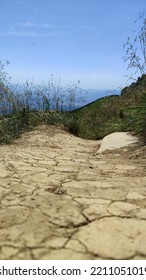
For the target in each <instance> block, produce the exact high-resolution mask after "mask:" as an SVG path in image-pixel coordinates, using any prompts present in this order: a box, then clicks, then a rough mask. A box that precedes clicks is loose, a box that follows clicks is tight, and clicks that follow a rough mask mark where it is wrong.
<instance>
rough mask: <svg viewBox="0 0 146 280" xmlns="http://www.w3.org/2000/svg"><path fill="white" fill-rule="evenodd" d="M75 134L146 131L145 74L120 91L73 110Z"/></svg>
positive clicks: (91, 136) (94, 136) (95, 136)
mask: <svg viewBox="0 0 146 280" xmlns="http://www.w3.org/2000/svg"><path fill="white" fill-rule="evenodd" d="M72 114H73V115H76V118H77V124H76V134H77V135H78V136H80V137H83V138H87V139H100V138H103V137H104V136H105V135H107V134H109V133H112V132H116V131H131V132H133V133H136V134H139V133H144V132H145V131H146V75H142V77H141V78H138V80H137V82H135V83H132V84H131V85H130V86H129V87H126V88H124V89H123V90H122V91H121V95H120V96H117V95H112V96H108V97H104V98H100V99H98V100H96V101H95V102H92V103H90V104H88V105H86V106H84V107H82V108H80V109H78V110H76V111H74V112H72Z"/></svg>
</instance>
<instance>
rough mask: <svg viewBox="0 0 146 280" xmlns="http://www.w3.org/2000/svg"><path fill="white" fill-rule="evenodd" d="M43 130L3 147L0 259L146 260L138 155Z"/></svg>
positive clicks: (145, 166)
mask: <svg viewBox="0 0 146 280" xmlns="http://www.w3.org/2000/svg"><path fill="white" fill-rule="evenodd" d="M99 144H100V142H98V141H90V140H83V139H80V138H77V137H75V136H73V135H70V134H69V133H68V132H66V131H64V130H62V129H61V128H56V127H54V126H41V127H39V128H38V129H36V130H35V131H32V132H28V133H25V134H24V135H22V137H21V138H20V139H17V140H15V141H14V143H13V144H11V145H2V146H0V155H1V157H0V259H146V172H145V171H146V157H145V153H144V152H143V153H142V152H141V151H142V148H138V147H137V148H133V150H128V149H119V150H117V151H112V152H105V153H103V154H100V156H96V155H95V154H96V151H97V147H98V145H99Z"/></svg>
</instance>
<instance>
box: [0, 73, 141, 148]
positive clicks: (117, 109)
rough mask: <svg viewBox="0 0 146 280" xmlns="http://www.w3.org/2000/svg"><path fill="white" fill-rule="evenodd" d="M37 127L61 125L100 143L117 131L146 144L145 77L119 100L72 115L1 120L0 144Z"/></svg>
mask: <svg viewBox="0 0 146 280" xmlns="http://www.w3.org/2000/svg"><path fill="white" fill-rule="evenodd" d="M40 124H49V125H54V124H55V125H63V126H64V127H66V128H67V129H68V130H69V131H70V132H71V133H73V134H75V135H77V136H79V137H82V138H85V139H101V138H103V137H104V136H106V135H108V134H110V133H112V132H116V131H130V132H131V133H133V134H140V135H142V137H143V140H144V141H145V142H146V75H143V76H142V77H141V78H139V79H138V81H137V82H136V83H133V84H131V86H129V87H126V88H124V89H123V90H122V94H121V95H120V96H117V95H111V96H108V97H104V98H100V99H98V100H96V101H94V102H92V103H90V104H88V105H86V106H84V107H82V108H80V109H77V110H74V111H72V112H59V111H49V110H47V111H42V110H35V111H34V110H30V108H29V107H26V106H25V107H24V108H21V109H20V110H19V108H17V112H16V113H14V114H10V115H7V116H0V143H11V141H12V140H13V139H15V138H17V137H19V135H20V134H21V133H23V132H25V131H30V130H33V128H34V127H36V126H38V125H40Z"/></svg>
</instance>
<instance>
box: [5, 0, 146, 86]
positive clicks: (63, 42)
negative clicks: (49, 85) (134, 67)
mask: <svg viewBox="0 0 146 280" xmlns="http://www.w3.org/2000/svg"><path fill="white" fill-rule="evenodd" d="M144 9H145V0H0V11H1V12H0V54H1V55H0V60H2V61H4V60H9V61H10V64H11V65H10V67H9V68H7V71H8V73H9V74H10V75H11V76H12V81H13V82H25V81H26V80H27V79H28V80H30V81H31V80H32V79H33V81H34V82H36V83H40V82H42V81H44V82H46V81H47V80H48V78H49V77H50V75H51V74H54V76H55V77H56V78H61V81H62V84H65V85H67V84H72V83H73V82H76V81H78V80H80V81H81V86H82V87H83V88H87V89H89V88H93V89H117V88H119V87H123V86H125V83H126V78H125V75H126V74H128V73H127V65H126V64H124V62H123V60H122V56H123V55H124V50H123V44H124V43H125V41H126V38H127V37H128V36H131V34H132V31H133V29H134V28H135V26H134V21H135V19H136V18H137V17H138V14H139V12H142V11H144Z"/></svg>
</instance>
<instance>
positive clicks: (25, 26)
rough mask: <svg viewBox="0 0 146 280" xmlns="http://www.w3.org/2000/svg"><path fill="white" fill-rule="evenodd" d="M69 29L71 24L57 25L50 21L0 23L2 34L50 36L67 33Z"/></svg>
mask: <svg viewBox="0 0 146 280" xmlns="http://www.w3.org/2000/svg"><path fill="white" fill-rule="evenodd" d="M68 29H69V26H67V25H62V26H57V25H51V24H48V23H35V22H24V23H22V22H19V23H13V24H9V25H7V26H4V25H0V36H29V37H30V36H32V37H34V36H41V37H48V36H57V35H64V34H67V32H68ZM64 30H65V32H64ZM66 31H67V32H66Z"/></svg>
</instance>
